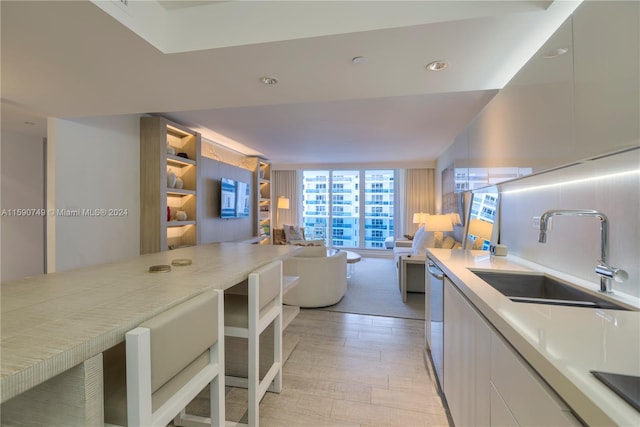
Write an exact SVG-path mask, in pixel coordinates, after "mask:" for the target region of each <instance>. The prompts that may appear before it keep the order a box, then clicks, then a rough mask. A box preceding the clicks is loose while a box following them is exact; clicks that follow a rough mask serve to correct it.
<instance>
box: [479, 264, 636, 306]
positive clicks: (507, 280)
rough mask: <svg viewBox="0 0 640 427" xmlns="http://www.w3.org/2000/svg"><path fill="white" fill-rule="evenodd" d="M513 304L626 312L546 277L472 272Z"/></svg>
mask: <svg viewBox="0 0 640 427" xmlns="http://www.w3.org/2000/svg"><path fill="white" fill-rule="evenodd" d="M471 271H472V272H473V273H474V274H475V275H476V276H478V277H480V278H481V279H482V280H484V281H485V282H487V283H488V284H489V285H491V286H492V287H493V288H495V289H496V290H497V291H499V292H500V293H502V294H503V295H504V296H506V297H507V298H509V299H510V300H511V301H514V302H527V303H536V304H553V305H565V306H574V307H590V308H606V309H612V310H629V309H628V308H627V307H624V306H622V305H619V304H617V303H615V302H612V301H610V300H608V299H605V298H601V297H599V296H597V295H594V294H592V293H590V292H586V291H584V290H581V289H579V288H578V287H577V286H576V285H571V284H570V283H567V282H564V281H562V280H559V279H556V278H554V277H551V276H547V275H545V274H535V273H533V274H530V273H503V272H496V271H483V270H471Z"/></svg>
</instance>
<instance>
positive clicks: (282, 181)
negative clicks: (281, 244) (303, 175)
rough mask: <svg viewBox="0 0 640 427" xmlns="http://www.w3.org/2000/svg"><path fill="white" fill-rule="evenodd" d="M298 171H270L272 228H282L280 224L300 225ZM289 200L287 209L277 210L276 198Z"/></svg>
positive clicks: (300, 201)
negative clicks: (281, 197)
mask: <svg viewBox="0 0 640 427" xmlns="http://www.w3.org/2000/svg"><path fill="white" fill-rule="evenodd" d="M298 175H299V172H298V171H285V170H275V171H271V185H272V186H273V188H272V193H271V194H272V197H273V200H272V201H271V206H273V228H282V224H294V225H300V220H301V218H300V215H299V212H300V205H301V203H302V197H301V192H302V188H301V186H300V185H298V183H299V182H300V181H299V180H298ZM280 196H283V197H286V198H287V199H289V209H278V197H280Z"/></svg>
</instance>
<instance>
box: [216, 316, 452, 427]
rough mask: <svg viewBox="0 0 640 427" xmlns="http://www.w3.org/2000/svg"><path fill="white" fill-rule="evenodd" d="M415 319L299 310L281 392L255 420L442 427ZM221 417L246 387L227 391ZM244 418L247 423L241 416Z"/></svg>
mask: <svg viewBox="0 0 640 427" xmlns="http://www.w3.org/2000/svg"><path fill="white" fill-rule="evenodd" d="M423 325H424V322H423V321H421V320H412V319H399V318H391V317H380V316H367V315H359V314H350V313H337V312H330V311H323V310H305V309H303V310H301V312H300V314H299V315H298V317H296V319H295V320H294V321H293V322H292V323H291V324H290V325H289V327H288V328H287V329H286V331H285V332H286V333H287V334H295V335H297V336H298V337H299V342H298V345H297V346H296V348H295V350H294V351H293V353H292V354H291V356H290V357H289V359H288V360H287V362H286V364H285V365H284V370H283V374H284V382H283V388H282V393H280V394H275V393H267V394H266V396H265V397H264V399H263V400H262V402H261V403H260V425H261V426H265V427H268V426H300V427H302V426H309V427H318V426H337V427H338V426H340V427H341V426H344V427H373V426H398V427H399V426H407V427H409V426H410V427H418V426H448V425H449V423H448V420H447V416H446V413H445V409H444V408H443V405H442V402H441V400H440V397H439V395H438V393H437V391H436V387H435V385H434V383H433V382H432V380H431V377H430V373H429V371H428V369H427V368H426V365H425V359H424V357H425V353H424V349H423V342H424V338H423V337H424V326H423ZM226 398H227V405H226V406H227V419H228V420H236V421H237V420H240V419H242V418H244V417H243V414H244V412H245V411H246V398H247V394H246V390H242V389H237V388H234V389H231V390H230V391H229V392H228V393H227V396H226ZM245 422H246V421H245Z"/></svg>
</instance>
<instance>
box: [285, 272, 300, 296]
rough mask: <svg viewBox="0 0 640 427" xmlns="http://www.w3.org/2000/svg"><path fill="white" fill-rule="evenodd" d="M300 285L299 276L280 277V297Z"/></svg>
mask: <svg viewBox="0 0 640 427" xmlns="http://www.w3.org/2000/svg"><path fill="white" fill-rule="evenodd" d="M298 283H300V277H299V276H282V295H286V294H287V292H289V291H290V290H291V289H293V288H295V287H296V286H297V285H298Z"/></svg>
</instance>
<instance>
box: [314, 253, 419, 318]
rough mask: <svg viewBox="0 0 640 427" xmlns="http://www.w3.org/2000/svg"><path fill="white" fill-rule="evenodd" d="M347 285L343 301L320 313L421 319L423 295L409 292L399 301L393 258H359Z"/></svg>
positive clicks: (400, 296) (325, 308)
mask: <svg viewBox="0 0 640 427" xmlns="http://www.w3.org/2000/svg"><path fill="white" fill-rule="evenodd" d="M347 282H348V283H347V293H346V295H345V296H344V297H343V298H342V300H340V302H339V303H337V304H335V305H332V306H329V307H324V308H322V309H321V310H328V311H339V312H342V313H356V314H370V315H376V316H388V317H402V318H406V319H422V320H424V294H422V293H413V292H409V293H408V294H407V302H406V303H403V302H402V294H401V293H400V289H399V288H398V276H397V272H396V268H395V266H394V261H393V259H390V258H362V261H360V262H359V263H357V264H355V269H354V271H353V274H352V275H351V277H350V278H349V279H348V280H347Z"/></svg>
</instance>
